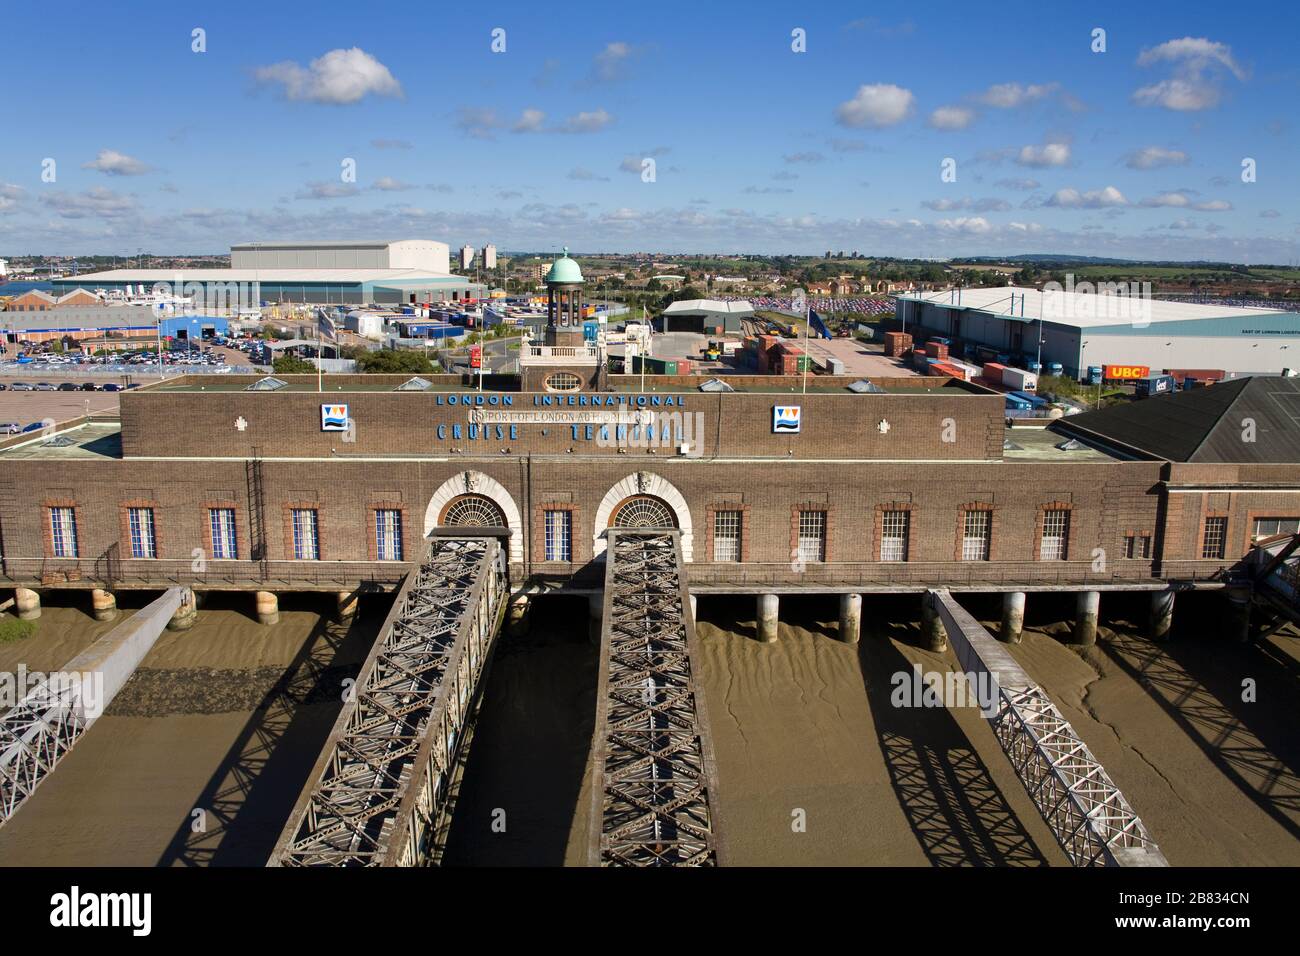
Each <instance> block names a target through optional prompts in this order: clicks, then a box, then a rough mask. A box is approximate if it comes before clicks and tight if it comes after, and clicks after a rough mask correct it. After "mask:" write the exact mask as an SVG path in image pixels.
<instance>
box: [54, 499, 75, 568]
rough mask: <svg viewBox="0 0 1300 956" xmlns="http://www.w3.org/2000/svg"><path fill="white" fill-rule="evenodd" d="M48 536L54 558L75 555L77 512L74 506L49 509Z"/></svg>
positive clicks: (72, 556)
mask: <svg viewBox="0 0 1300 956" xmlns="http://www.w3.org/2000/svg"><path fill="white" fill-rule="evenodd" d="M50 538H51V541H52V542H53V545H54V556H55V557H56V558H75V557H77V512H76V509H75V508H51V509H50Z"/></svg>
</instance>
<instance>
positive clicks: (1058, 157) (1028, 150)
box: [1016, 143, 1070, 167]
mask: <svg viewBox="0 0 1300 956" xmlns="http://www.w3.org/2000/svg"><path fill="white" fill-rule="evenodd" d="M1016 162H1017V163H1019V164H1020V165H1021V166H1034V167H1047V166H1066V165H1068V164H1069V162H1070V144H1069V143H1044V144H1043V145H1042V146H1024V147H1021V149H1020V152H1019V153H1018V154H1017V156H1016Z"/></svg>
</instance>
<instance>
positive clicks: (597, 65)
mask: <svg viewBox="0 0 1300 956" xmlns="http://www.w3.org/2000/svg"><path fill="white" fill-rule="evenodd" d="M639 53H640V51H639V50H637V48H636V47H634V46H632V44H630V43H625V42H624V41H622V40H616V41H614V42H613V43H606V44H605V48H604V49H603V50H601V51H600V52H599V53H597V54H596V58H595V59H594V60H593V61H592V64H591V74H590V76H589V77H588V83H615V82H617V81H619V80H622V79H626V77H627V71H628V67H629V66H630V65H631V63H632V61H633V60H634V59H636V57H637V56H638V55H639Z"/></svg>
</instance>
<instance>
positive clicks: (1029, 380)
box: [1002, 368, 1038, 392]
mask: <svg viewBox="0 0 1300 956" xmlns="http://www.w3.org/2000/svg"><path fill="white" fill-rule="evenodd" d="M1002 384H1003V385H1005V386H1006V387H1007V388H1010V389H1015V390H1017V391H1022V392H1024V391H1029V392H1033V391H1037V390H1038V376H1037V375H1035V374H1034V373H1033V372H1028V371H1025V369H1023V368H1004V369H1003V370H1002Z"/></svg>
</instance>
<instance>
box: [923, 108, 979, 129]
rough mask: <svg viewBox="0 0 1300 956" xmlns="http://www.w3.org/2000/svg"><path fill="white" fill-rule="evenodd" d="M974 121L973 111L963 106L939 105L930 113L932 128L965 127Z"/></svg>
mask: <svg viewBox="0 0 1300 956" xmlns="http://www.w3.org/2000/svg"><path fill="white" fill-rule="evenodd" d="M974 121H975V111H974V110H973V109H970V108H969V107H965V106H940V107H939V108H938V109H936V110H935V111H934V112H932V113H931V114H930V120H929V122H930V126H932V127H933V128H934V129H965V128H966V127H967V126H970V124H971V123H973V122H974Z"/></svg>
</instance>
